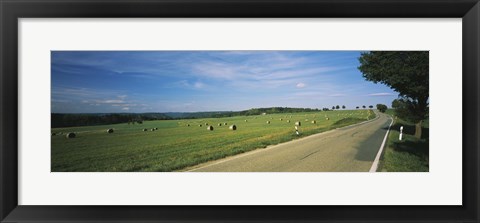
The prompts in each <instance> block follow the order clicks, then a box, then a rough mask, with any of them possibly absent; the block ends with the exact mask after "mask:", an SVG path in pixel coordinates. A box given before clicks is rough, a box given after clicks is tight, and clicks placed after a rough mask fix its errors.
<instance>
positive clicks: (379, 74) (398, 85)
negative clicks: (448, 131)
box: [358, 51, 429, 138]
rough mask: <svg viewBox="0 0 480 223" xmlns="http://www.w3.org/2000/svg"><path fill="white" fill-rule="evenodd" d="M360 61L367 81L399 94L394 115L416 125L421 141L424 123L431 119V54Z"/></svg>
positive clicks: (383, 54)
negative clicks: (429, 64) (429, 114)
mask: <svg viewBox="0 0 480 223" xmlns="http://www.w3.org/2000/svg"><path fill="white" fill-rule="evenodd" d="M359 61H360V66H359V67H358V69H359V70H360V71H361V72H362V73H363V77H364V78H365V79H366V80H368V81H372V82H373V83H382V84H385V85H387V86H389V87H390V88H392V89H393V90H395V91H396V92H398V93H399V95H398V99H396V100H395V101H394V102H393V103H392V107H393V108H395V114H396V115H397V116H398V117H400V118H401V119H404V120H407V121H411V122H413V123H415V137H417V138H421V136H422V121H423V120H424V119H426V118H427V116H428V97H429V95H428V84H429V83H428V81H429V80H428V70H429V66H428V62H429V57H428V51H376V52H366V53H362V54H361V56H360V58H359Z"/></svg>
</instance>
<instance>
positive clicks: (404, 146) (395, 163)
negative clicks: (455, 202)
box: [380, 109, 429, 172]
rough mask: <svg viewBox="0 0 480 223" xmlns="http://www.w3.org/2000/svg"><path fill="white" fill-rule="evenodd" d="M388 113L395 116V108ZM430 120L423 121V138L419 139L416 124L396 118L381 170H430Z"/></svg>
mask: <svg viewBox="0 0 480 223" xmlns="http://www.w3.org/2000/svg"><path fill="white" fill-rule="evenodd" d="M386 113H387V114H389V115H390V116H392V117H395V114H394V110H392V109H388V110H387V112H386ZM400 126H403V137H402V138H403V139H402V141H400V140H398V138H399V135H400ZM428 130H429V122H428V119H427V120H424V122H423V123H422V138H421V139H417V138H415V137H414V136H413V135H414V134H415V124H414V123H410V122H407V121H405V120H402V119H399V118H397V119H395V122H394V123H393V125H392V127H391V129H390V134H389V136H388V144H387V147H386V148H385V151H384V154H383V157H382V160H381V167H382V168H381V169H380V171H384V172H428V170H429V134H428V133H429V131H428Z"/></svg>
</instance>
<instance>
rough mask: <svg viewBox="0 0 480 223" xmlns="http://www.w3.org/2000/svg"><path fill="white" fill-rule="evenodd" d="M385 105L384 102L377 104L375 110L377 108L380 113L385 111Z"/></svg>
mask: <svg viewBox="0 0 480 223" xmlns="http://www.w3.org/2000/svg"><path fill="white" fill-rule="evenodd" d="M387 108H388V107H387V106H386V105H384V104H377V110H379V111H380V112H382V113H385V112H386V111H387Z"/></svg>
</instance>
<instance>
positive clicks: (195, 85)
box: [193, 82, 205, 89]
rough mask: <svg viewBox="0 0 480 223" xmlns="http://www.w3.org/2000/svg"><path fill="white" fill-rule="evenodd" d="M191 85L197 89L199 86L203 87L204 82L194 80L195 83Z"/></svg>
mask: <svg viewBox="0 0 480 223" xmlns="http://www.w3.org/2000/svg"><path fill="white" fill-rule="evenodd" d="M193 86H194V87H195V88H197V89H200V88H203V87H205V84H204V83H202V82H195V84H193Z"/></svg>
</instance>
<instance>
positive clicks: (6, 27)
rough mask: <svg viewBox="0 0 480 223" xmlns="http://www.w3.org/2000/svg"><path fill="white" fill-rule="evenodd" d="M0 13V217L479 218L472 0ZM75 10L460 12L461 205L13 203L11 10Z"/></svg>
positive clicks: (210, 1)
mask: <svg viewBox="0 0 480 223" xmlns="http://www.w3.org/2000/svg"><path fill="white" fill-rule="evenodd" d="M0 15H1V18H0V19H1V21H0V24H1V25H0V36H1V52H0V58H1V60H0V67H1V71H0V72H1V73H0V83H1V88H0V104H1V112H0V179H1V183H0V199H1V200H0V219H1V222H372V221H376V222H387V221H388V222H479V219H480V218H479V200H480V199H479V198H480V197H479V194H480V193H479V188H480V185H479V163H480V157H479V152H478V148H479V143H478V139H477V138H478V137H479V134H478V133H479V132H478V127H479V119H478V116H479V109H478V106H479V103H478V100H479V98H478V95H479V89H478V86H479V78H478V77H479V71H480V65H479V61H480V57H479V56H480V44H479V42H480V36H479V35H480V4H479V3H478V0H408V1H404V0H256V1H255V0H221V1H220V0H195V1H194V0H143V1H135V0H119V1H108V0H101V1H94V0H63V1H58V0H38V1H34V0H0ZM75 17H82V18H133V17H202V18H204V17H212V18H227V17H249V18H252V17H258V18H267V17H268V18H280V17H284V18H293V17H333V18H356V17H359V18H366V17H368V18H462V21H463V22H462V35H463V37H462V38H463V39H462V41H463V43H462V44H463V46H462V47H463V52H462V53H463V64H462V66H463V74H462V84H463V90H462V94H463V102H462V103H463V120H462V123H463V138H462V140H463V172H462V173H463V177H462V180H463V182H462V184H463V205H461V206H22V205H18V198H17V195H18V188H17V187H18V174H17V173H18V154H17V149H18V142H17V139H18V124H17V120H18V77H17V64H18V39H17V38H18V23H17V21H18V19H19V18H75ZM446 44H448V43H446ZM438 196H442V195H441V194H439V195H438Z"/></svg>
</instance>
